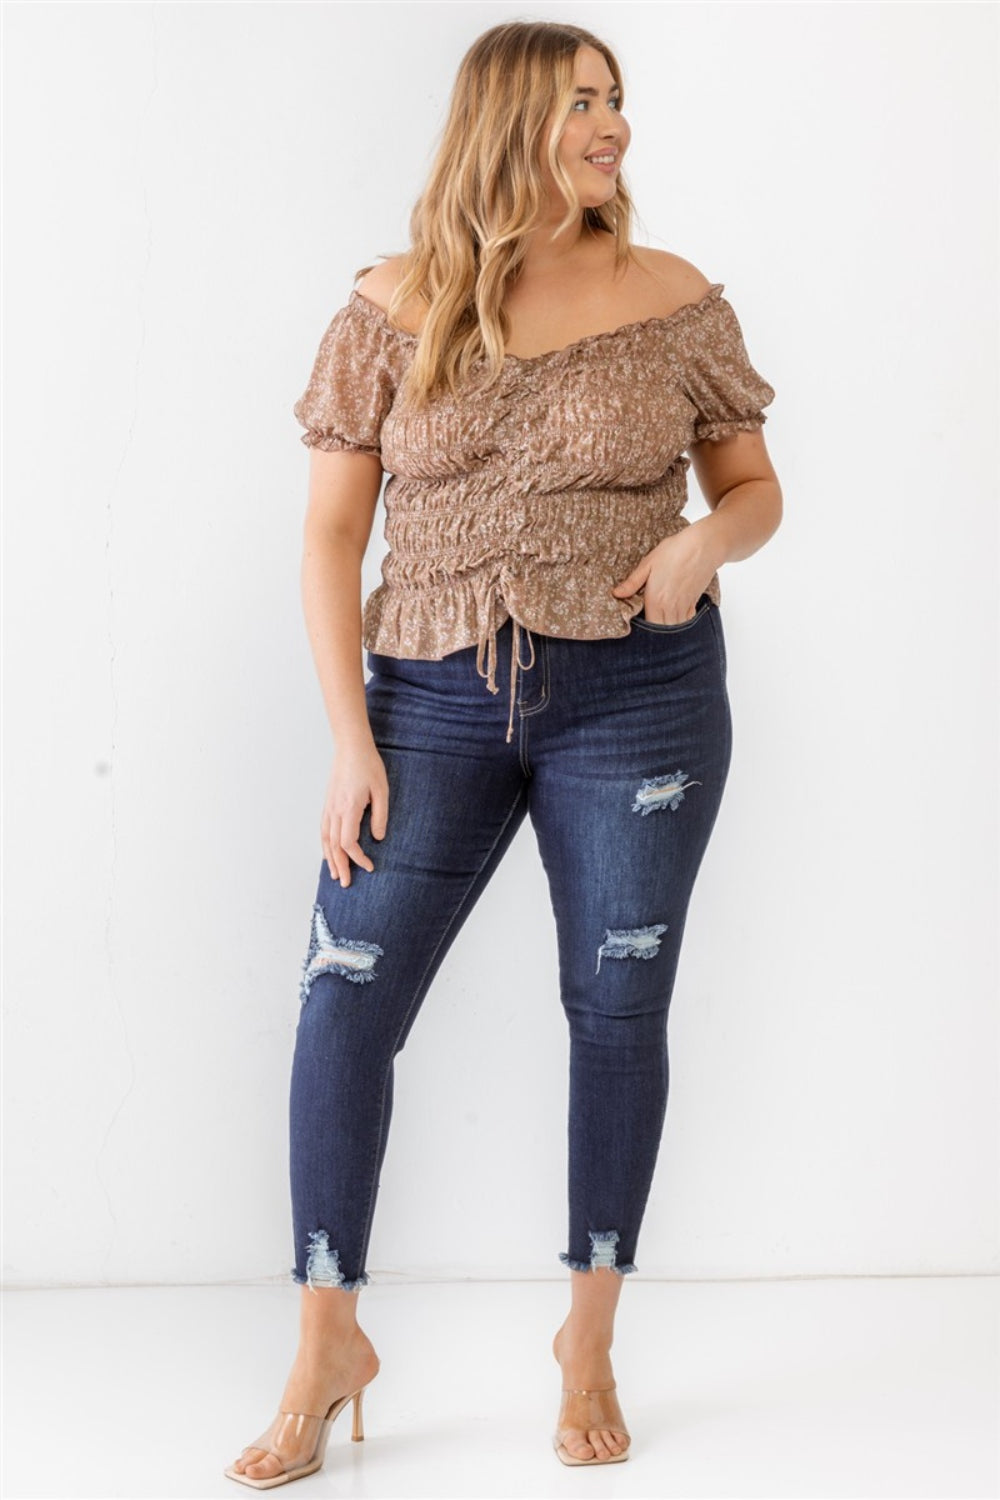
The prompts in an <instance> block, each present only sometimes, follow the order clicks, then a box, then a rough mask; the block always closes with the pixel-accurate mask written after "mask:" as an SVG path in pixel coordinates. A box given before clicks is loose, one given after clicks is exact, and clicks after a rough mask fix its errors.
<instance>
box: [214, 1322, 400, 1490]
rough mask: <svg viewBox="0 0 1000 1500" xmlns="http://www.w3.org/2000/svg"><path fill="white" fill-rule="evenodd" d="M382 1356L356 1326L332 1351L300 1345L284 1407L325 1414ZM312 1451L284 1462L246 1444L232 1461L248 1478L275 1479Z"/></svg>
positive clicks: (370, 1374) (374, 1371) (361, 1381)
mask: <svg viewBox="0 0 1000 1500" xmlns="http://www.w3.org/2000/svg"><path fill="white" fill-rule="evenodd" d="M379 1364H380V1362H379V1357H378V1355H377V1354H376V1353H375V1349H374V1347H373V1345H372V1342H371V1340H370V1339H369V1337H368V1335H367V1334H366V1333H363V1332H362V1331H361V1329H360V1328H356V1329H355V1330H354V1331H353V1333H352V1334H351V1336H350V1337H349V1338H348V1339H346V1340H342V1341H341V1342H339V1343H338V1344H337V1345H336V1346H335V1347H334V1348H332V1349H330V1350H329V1352H327V1353H323V1354H308V1355H307V1354H306V1353H305V1352H304V1351H303V1349H302V1348H301V1347H300V1348H299V1352H298V1354H297V1355H296V1357H295V1363H294V1365H293V1366H292V1373H291V1374H290V1375H289V1377H288V1383H287V1384H286V1386H285V1393H284V1395H283V1396H282V1398H281V1410H282V1411H295V1412H309V1413H311V1414H313V1415H314V1416H319V1417H325V1416H326V1414H327V1412H328V1411H329V1409H330V1407H331V1406H332V1405H333V1403H334V1401H336V1400H337V1398H338V1397H339V1396H346V1395H348V1394H349V1393H350V1392H353V1391H356V1390H358V1389H359V1387H360V1386H363V1385H366V1384H367V1383H368V1381H369V1380H371V1379H373V1377H374V1376H375V1375H376V1374H377V1373H378V1370H379ZM309 1456H310V1455H309V1453H301V1454H288V1455H286V1457H285V1462H284V1463H283V1462H282V1461H281V1460H280V1459H279V1458H278V1457H277V1455H276V1454H274V1453H266V1452H265V1450H264V1449H263V1448H253V1447H250V1448H244V1450H243V1452H242V1453H241V1454H240V1456H239V1458H238V1459H237V1460H236V1462H235V1463H234V1464H233V1465H232V1467H233V1468H234V1469H235V1470H236V1472H237V1474H246V1475H247V1477H248V1478H249V1479H273V1478H274V1476H275V1475H276V1474H280V1473H281V1472H282V1470H283V1469H285V1468H293V1467H294V1466H295V1465H296V1464H300V1463H305V1462H306V1461H307V1460H308V1458H309Z"/></svg>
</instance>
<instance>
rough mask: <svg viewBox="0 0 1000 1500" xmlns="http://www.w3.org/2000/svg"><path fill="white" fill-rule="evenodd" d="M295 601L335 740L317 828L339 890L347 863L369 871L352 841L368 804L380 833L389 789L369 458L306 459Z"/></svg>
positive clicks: (320, 453)
mask: <svg viewBox="0 0 1000 1500" xmlns="http://www.w3.org/2000/svg"><path fill="white" fill-rule="evenodd" d="M309 460H310V468H309V505H308V509H307V512H306V519H305V526H304V539H303V540H304V545H303V555H302V604H303V609H304V612H305V617H306V626H307V629H308V632H309V644H310V646H311V648H312V654H313V660H314V662H315V664H316V672H317V675H318V677H319V683H320V688H321V691H322V693H323V701H324V703H325V705H326V712H327V718H328V719H329V722H330V729H331V731H332V734H333V739H334V759H333V767H332V770H331V772H330V780H329V784H328V787H327V794H326V802H325V805H324V808H323V815H322V820H321V825H320V839H321V842H322V845H323V855H324V858H325V859H326V861H327V863H328V865H329V868H330V874H331V876H332V877H333V879H335V880H339V881H340V883H341V885H342V886H345V887H346V886H349V885H350V883H351V869H350V861H351V859H353V860H354V861H355V863H356V864H359V865H362V866H363V867H364V868H365V869H366V870H373V869H374V865H373V863H372V861H371V859H370V857H369V856H368V855H367V854H366V853H365V851H364V849H362V847H361V844H360V843H359V841H358V838H359V834H360V830H361V819H362V815H363V813H364V810H365V808H366V807H367V806H368V804H369V803H371V809H372V811H371V831H372V836H373V837H374V838H377V839H381V838H384V837H385V828H386V820H387V817H388V806H389V787H388V781H387V777H386V772H385V765H384V762H383V760H382V757H381V755H380V754H379V752H378V749H377V747H376V744H375V739H374V736H373V735H372V730H371V725H370V724H369V722H368V710H367V705H366V700H365V680H364V670H363V659H362V640H361V628H362V611H361V564H362V561H363V560H364V555H365V550H366V548H367V546H368V541H369V538H370V536H371V531H372V523H373V522H374V519H375V507H376V506H377V504H378V497H379V493H380V491H381V488H382V465H381V463H380V461H379V459H378V457H377V455H375V454H371V453H358V452H352V451H350V450H345V449H340V450H336V451H333V452H326V451H324V450H322V449H320V448H311V449H310V454H309Z"/></svg>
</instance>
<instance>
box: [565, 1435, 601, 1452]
mask: <svg viewBox="0 0 1000 1500" xmlns="http://www.w3.org/2000/svg"><path fill="white" fill-rule="evenodd" d="M563 1446H564V1447H565V1448H566V1450H567V1451H568V1452H569V1453H570V1454H571V1455H572V1456H573V1458H593V1457H594V1450H593V1447H592V1446H591V1444H590V1443H588V1442H587V1439H586V1438H585V1437H584V1435H583V1434H582V1433H580V1432H568V1433H567V1434H566V1436H565V1437H564V1438H563Z"/></svg>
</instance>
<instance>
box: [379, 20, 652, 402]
mask: <svg viewBox="0 0 1000 1500" xmlns="http://www.w3.org/2000/svg"><path fill="white" fill-rule="evenodd" d="M582 46H589V47H594V48H595V49H596V50H597V51H598V52H600V53H601V54H602V56H603V57H604V59H605V61H606V62H607V64H608V68H609V69H610V71H611V73H612V75H613V77H614V80H615V83H616V84H617V85H618V87H619V89H620V90H621V93H620V95H619V108H621V107H622V105H623V104H624V99H625V83H624V79H623V78H622V72H621V68H620V67H619V65H618V62H617V59H616V58H615V56H614V54H613V53H612V51H611V49H610V47H608V46H607V44H606V43H604V42H602V41H601V40H600V39H599V38H598V37H596V36H594V35H593V34H592V33H591V32H589V31H586V30H584V29H583V28H581V27H579V26H569V25H564V24H563V23H562V22H559V21H510V22H507V23H504V24H502V25H499V26H494V27H492V28H491V29H490V30H489V31H486V32H484V33H483V35H482V36H480V37H479V38H478V39H477V40H476V41H475V42H474V43H473V44H472V46H471V47H470V48H469V50H468V51H467V52H466V54H465V56H464V58H463V59H462V62H461V64H460V66H459V70H458V74H457V77H456V79H455V84H454V87H453V89H452V95H451V102H450V105H449V109H448V116H447V120H446V122H445V125H444V128H443V131H442V136H441V141H440V145H439V147H438V150H437V153H436V155H435V157H434V160H433V162H432V165H431V169H430V173H429V176H428V178H427V181H426V184H425V187H424V190H423V192H422V194H421V196H420V197H419V198H418V199H417V201H416V203H415V205H414V207H413V210H412V212H411V215H410V225H409V229H410V240H411V244H410V248H409V250H408V251H406V252H405V254H404V257H403V271H404V274H403V278H402V280H401V281H400V282H399V283H398V285H397V286H396V288H395V289H394V291H393V294H392V297H391V299H390V302H389V306H388V314H387V315H388V318H389V321H390V323H391V324H392V325H393V326H395V327H397V328H398V327H401V326H402V325H401V324H400V322H399V314H400V310H401V308H402V306H403V305H404V303H406V302H407V301H408V300H409V299H410V298H411V297H419V298H420V299H421V300H422V301H423V302H424V303H426V304H427V313H426V317H425V318H424V320H423V326H422V328H421V331H420V335H419V338H418V341H417V345H416V349H415V351H414V356H413V359H412V361H411V363H410V366H409V369H408V372H407V380H406V383H405V399H407V400H408V401H409V402H410V404H411V405H413V406H415V407H423V406H426V404H427V403H428V401H429V400H430V399H432V398H433V397H434V396H436V395H438V394H441V393H443V392H444V391H445V390H448V391H450V392H451V393H452V394H453V395H455V394H457V393H458V391H459V389H460V388H463V387H464V388H468V387H469V386H470V385H476V384H477V383H476V381H475V380H474V379H473V376H474V371H475V367H476V365H477V363H478V362H480V361H484V364H485V368H484V369H483V371H482V379H481V381H480V382H479V383H478V385H477V389H481V390H485V389H488V388H489V387H490V386H492V385H493V384H495V383H496V381H497V380H498V379H499V377H500V374H501V372H502V369H503V363H504V356H505V350H506V343H507V337H508V335H509V333H510V320H509V318H508V317H507V314H506V313H505V311H504V310H503V306H502V303H503V298H504V294H505V292H506V290H507V287H508V284H510V283H511V282H513V281H515V280H516V278H517V276H518V273H519V270H520V267H521V263H522V261H523V260H524V257H525V253H526V242H525V236H526V234H527V233H529V232H530V231H532V230H534V229H537V228H538V227H539V225H540V223H541V222H542V216H543V214H544V211H545V207H546V194H545V188H544V183H543V178H542V164H541V161H540V156H541V146H542V143H543V141H544V135H545V128H546V125H547V123H548V121H549V119H550V117H551V118H554V119H555V120H556V121H557V122H558V124H557V128H556V129H555V130H554V131H553V134H552V139H551V142H550V144H549V152H548V165H549V168H550V170H551V172H552V174H553V177H554V178H555V180H556V182H557V184H558V185H559V188H560V190H561V192H562V195H563V198H564V199H565V201H566V215H565V218H564V219H563V220H562V222H561V223H560V225H559V231H561V230H563V229H565V228H568V227H569V225H570V224H572V222H573V220H574V218H575V217H576V216H577V215H578V214H579V212H580V201H579V199H578V197H577V195H576V193H575V191H574V189H573V184H572V182H571V181H570V179H569V177H568V176H567V174H566V173H565V171H564V170H563V168H562V167H561V166H560V164H559V161H558V157H557V151H558V146H559V141H560V139H561V137H562V133H563V130H564V129H565V122H566V120H567V119H568V117H569V114H570V110H571V107H572V104H573V101H574V71H575V70H574V58H575V55H576V53H577V51H578V49H579V48H580V47H582ZM633 216H634V209H633V204H632V199H631V197H630V195H629V192H628V189H627V188H626V186H625V184H624V182H623V180H622V176H621V173H619V174H618V176H617V178H616V190H615V196H614V197H613V198H612V199H610V200H609V201H608V202H607V203H603V204H600V205H599V206H598V207H596V208H594V207H587V208H584V210H583V223H584V225H585V226H590V227H592V228H595V229H602V230H607V231H609V232H610V233H611V234H613V235H614V236H615V240H616V249H615V268H616V269H618V268H619V267H620V266H622V265H623V264H624V263H625V262H626V261H628V260H629V259H631V258H632V251H631V235H632V224H633ZM557 232H558V231H557ZM383 258H384V259H387V258H388V257H383ZM372 269H373V266H363V267H362V268H361V270H359V271H358V272H357V273H356V275H355V281H357V280H358V278H359V277H361V276H363V275H365V274H366V273H367V272H368V271H370V270H372Z"/></svg>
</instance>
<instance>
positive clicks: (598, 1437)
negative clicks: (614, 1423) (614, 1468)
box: [587, 1428, 608, 1458]
mask: <svg viewBox="0 0 1000 1500" xmlns="http://www.w3.org/2000/svg"><path fill="white" fill-rule="evenodd" d="M587 1436H588V1437H589V1438H590V1441H591V1443H592V1444H593V1447H594V1452H595V1453H596V1454H597V1457H598V1458H607V1457H608V1448H607V1444H606V1443H605V1441H604V1437H605V1434H604V1433H603V1432H600V1431H598V1430H597V1429H596V1428H594V1429H593V1430H592V1431H590V1432H588V1433H587Z"/></svg>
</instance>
